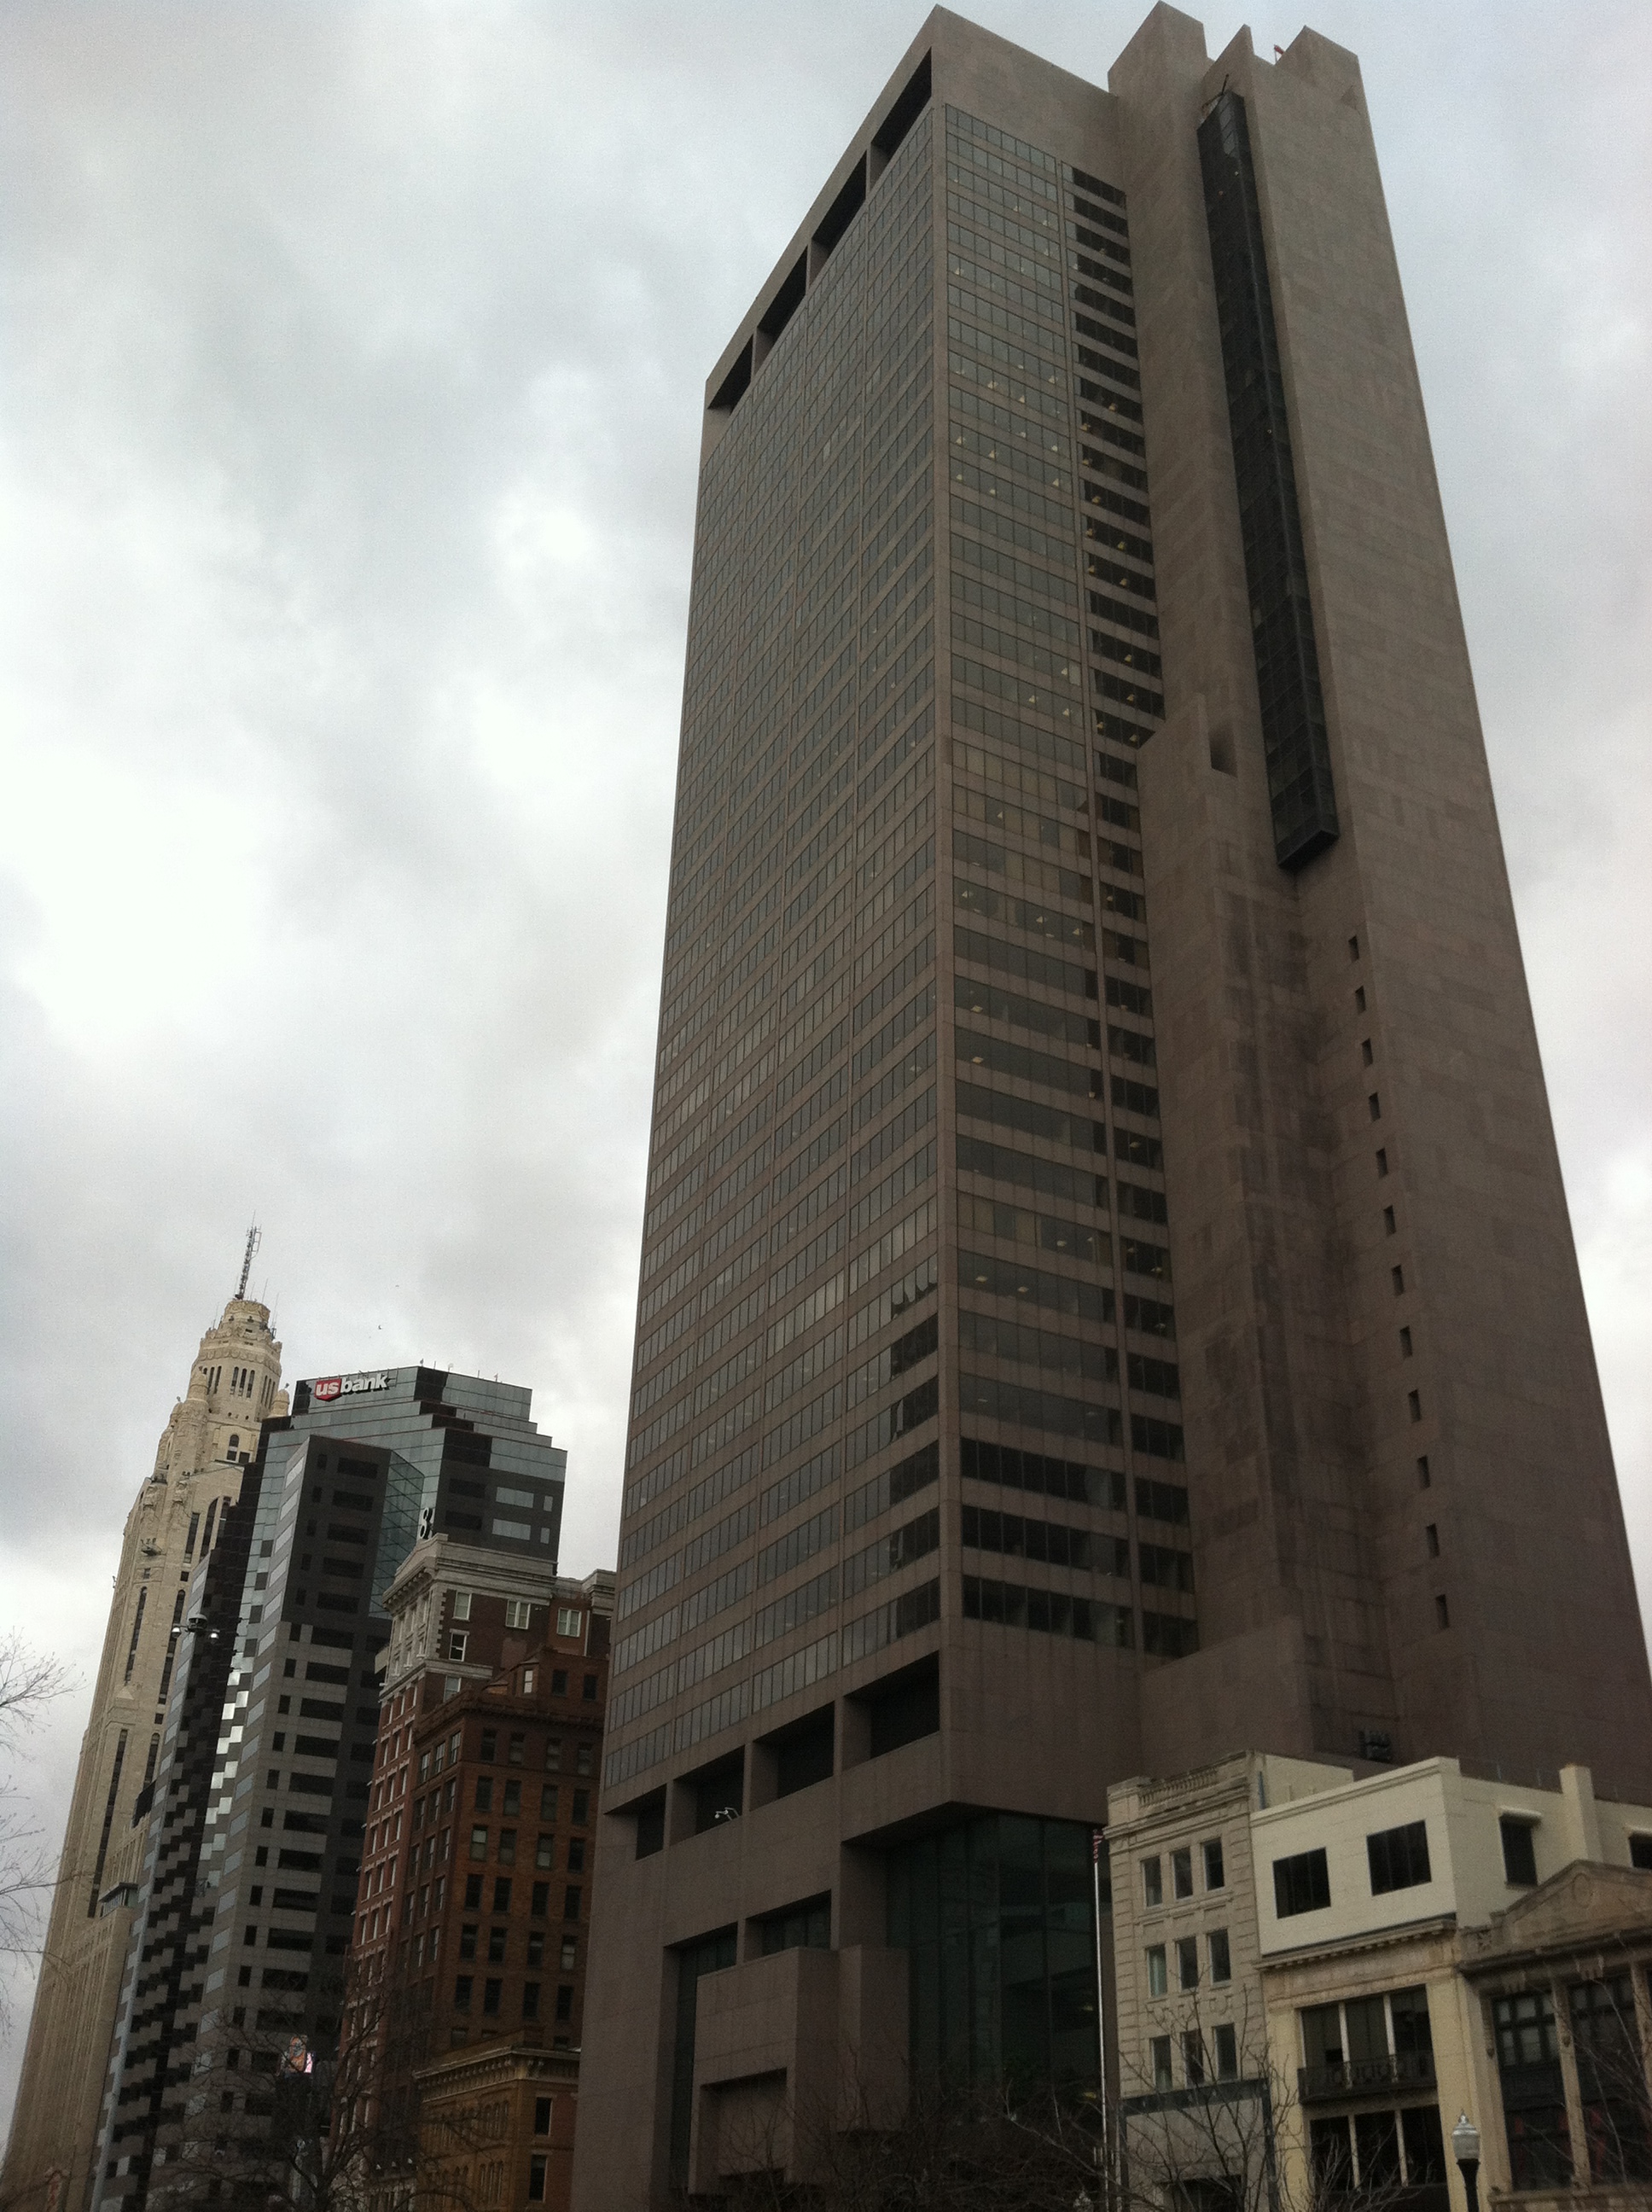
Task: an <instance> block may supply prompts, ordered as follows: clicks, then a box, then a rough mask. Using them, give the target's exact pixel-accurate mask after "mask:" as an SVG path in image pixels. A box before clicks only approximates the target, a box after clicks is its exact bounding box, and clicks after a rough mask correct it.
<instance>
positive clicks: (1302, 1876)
mask: <svg viewBox="0 0 1652 2212" xmlns="http://www.w3.org/2000/svg"><path fill="white" fill-rule="evenodd" d="M1330 1902H1331V1873H1330V1869H1329V1868H1328V1867H1327V1864H1326V1859H1325V1853H1324V1852H1323V1851H1322V1850H1321V1851H1298V1852H1297V1855H1296V1857H1294V1858H1288V1859H1275V1860H1274V1862H1273V1909H1274V1911H1276V1912H1277V1913H1278V1916H1279V1917H1280V1919H1281V1920H1289V1919H1290V1918H1291V1916H1292V1914H1294V1913H1297V1912H1319V1911H1323V1909H1324V1908H1325V1906H1327V1905H1329V1903H1330Z"/></svg>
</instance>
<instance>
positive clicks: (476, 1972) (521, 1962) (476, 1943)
mask: <svg viewBox="0 0 1652 2212" xmlns="http://www.w3.org/2000/svg"><path fill="white" fill-rule="evenodd" d="M612 1602H613V1580H612V1577H610V1576H607V1575H593V1576H591V1577H587V1579H586V1581H585V1582H584V1583H574V1582H571V1581H568V1580H565V1579H559V1578H558V1577H556V1576H555V1575H554V1573H552V1572H551V1571H550V1569H549V1567H548V1565H547V1566H543V1567H542V1566H537V1565H535V1563H533V1562H531V1561H527V1560H524V1561H521V1562H514V1561H511V1560H507V1559H499V1558H498V1557H497V1556H495V1555H493V1554H489V1553H482V1552H480V1551H476V1550H469V1549H466V1548H465V1547H459V1546H456V1545H454V1544H452V1543H451V1542H450V1541H448V1540H446V1538H437V1539H435V1540H434V1541H431V1542H428V1543H426V1544H423V1545H421V1546H420V1547H419V1548H418V1549H417V1550H416V1552H415V1553H412V1554H411V1556H410V1558H409V1559H408V1561H407V1563H406V1565H404V1567H403V1569H402V1570H401V1571H400V1573H399V1574H398V1576H397V1577H396V1580H395V1582H394V1583H392V1587H391V1589H390V1592H389V1593H388V1595H387V1597H386V1607H387V1609H388V1611H389V1612H390V1613H391V1617H392V1623H393V1624H394V1625H393V1627H392V1636H391V1640H390V1644H389V1645H388V1646H387V1647H386V1688H385V1696H384V1705H383V1709H382V1712H381V1716H380V1726H379V1740H378V1746H377V1751H376V1755H375V1758H374V1768H373V1781H372V1790H371V1796H370V1800H369V1806H368V1814H367V1834H366V1838H365V1840H364V1847H363V1852H362V1860H361V1888H360V1893H359V1895H358V1899H357V1907H356V1920H355V1936H354V1939H353V1942H352V1946H351V1954H350V1956H351V1969H352V1971H351V1986H350V1994H349V2002H348V2006H347V2013H346V2019H345V2023H344V2037H343V2048H342V2051H341V2055H340V2059H339V2080H338V2084H337V2096H336V2100H335V2106H336V2109H335V2120H334V2151H335V2156H336V2157H343V2156H347V2155H348V2156H350V2157H353V2158H354V2159H355V2160H357V2161H358V2162H359V2163H360V2165H361V2168H362V2172H361V2177H360V2179H361V2183H362V2185H364V2186H366V2187H367V2189H368V2190H369V2191H370V2194H371V2196H372V2197H373V2198H374V2201H375V2202H378V2203H384V2204H386V2205H389V2204H392V2203H398V2202H399V2201H400V2200H402V2199H403V2198H404V2197H405V2196H406V2195H407V2194H408V2192H409V2191H410V2188H411V2186H412V2184H413V2181H414V2179H415V2175H416V2172H418V2170H419V2169H420V2166H421V2164H422V2160H424V2159H426V2158H428V2156H430V2155H432V2154H433V2153H432V2152H431V2148H430V2143H429V2141H428V2130H426V2131H425V2133H426V2136H427V2141H426V2143H425V2145H424V2148H423V2150H422V2149H421V2124H420V2103H421V2090H420V2084H419V2081H418V2079H417V2078H416V2077H417V2075H418V2074H419V2070H420V2069H424V2068H428V2067H430V2066H433V2065H434V2064H436V2063H438V2062H440V2061H443V2060H445V2059H446V2057H448V2056H449V2055H450V2054H451V2053H452V2052H454V2051H459V2050H461V2049H464V2048H465V2047H467V2046H471V2045H484V2044H485V2045H496V2046H498V2048H497V2051H495V2052H493V2053H490V2054H489V2055H490V2056H493V2057H497V2058H498V2059H499V2061H500V2063H501V2065H506V2070H507V2074H509V2075H510V2077H511V2078H512V2079H513V2080H515V2079H517V2078H518V2077H519V2076H520V2077H521V2078H522V2079H524V2080H525V2079H526V2078H527V2077H528V2075H530V2074H531V2073H532V2071H533V2070H534V2069H532V2068H531V2066H527V2065H526V2064H525V2063H520V2064H519V2063H518V2059H519V2057H520V2056H521V2054H524V2053H528V2052H534V2051H539V2052H544V2051H563V2052H567V2053H568V2054H570V2055H571V2054H574V2053H576V2052H577V2051H578V2049H579V2045H580V2032H581V2025H582V2019H583V2011H584V1996H585V1974H586V1931H587V1929H588V1926H589V1922H590V1907H591V1885H592V1876H593V1874H594V1863H593V1862H594V1854H595V1848H596V1831H595V1814H596V1802H597V1784H598V1771H599V1768H600V1764H601V1744H602V1726H603V1713H604V1706H605V1705H606V1702H607V1695H608V1648H609V1631H610V1618H611V1607H612ZM513 2054H514V2055H513ZM507 2060H508V2062H509V2063H508V2064H507ZM461 2070H462V2071H465V2070H466V2069H461ZM567 2070H568V2069H567V2068H566V2067H562V2068H559V2069H558V2073H559V2079H560V2078H561V2076H562V2075H563V2074H565V2073H566V2072H567ZM444 2071H445V2069H444ZM568 2095H569V2096H570V2097H571V2092H568ZM470 2101H471V2100H468V2099H466V2100H460V2102H459V2105H455V2104H454V2102H453V2100H452V2098H451V2097H449V2096H446V2095H445V2097H444V2104H445V2107H446V2118H445V2120H444V2123H443V2130H444V2142H445V2145H446V2150H445V2153H444V2154H443V2155H442V2156H441V2158H440V2164H441V2166H442V2167H443V2169H444V2170H445V2171H448V2172H452V2173H457V2172H465V2173H468V2174H471V2175H472V2176H473V2177H474V2176H475V2175H476V2174H478V2173H481V2172H483V2169H484V2167H485V2171H486V2179H487V2189H488V2194H487V2197H486V2201H487V2203H489V2204H490V2205H492V2204H501V2205H505V2206H525V2205H527V2204H528V2203H542V2202H550V2203H558V2202H564V2203H565V2202H566V2191H567V2168H568V2160H567V2158H566V2157H565V2156H564V2157H557V2158H556V2159H554V2160H550V2163H549V2165H548V2164H547V2163H545V2162H544V2161H545V2160H546V2159H547V2155H548V2152H549V2148H550V2146H549V2145H548V2144H546V2143H541V2144H539V2145H538V2159H539V2160H540V2161H541V2162H540V2163H538V2164H537V2165H536V2163H535V2156H536V2153H535V2148H534V2144H533V2143H532V2142H530V2140H529V2139H528V2138H529V2136H530V2135H531V2113H532V2108H533V2106H534V2105H535V2103H536V2101H537V2100H535V2099H533V2098H529V2097H526V2096H525V2093H524V2094H522V2095H515V2094H513V2095H512V2096H511V2097H510V2098H509V2099H508V2100H505V2102H504V2104H503V2105H501V2103H500V2100H498V2099H495V2100H491V2101H489V2100H482V2102H481V2104H478V2106H477V2115H478V2117H477V2119H476V2121H475V2125H476V2127H477V2129H480V2128H481V2127H482V2126H483V2116H482V2115H483V2106H486V2124H487V2125H488V2127H489V2129H491V2128H492V2127H493V2126H494V2124H495V2120H496V2112H495V2106H498V2107H499V2109H501V2110H507V2112H508V2114H509V2115H510V2117H509V2119H508V2121H507V2127H506V2129H505V2130H504V2131H503V2133H502V2134H501V2136H500V2137H499V2140H498V2141H497V2142H495V2141H494V2140H493V2138H492V2136H491V2135H490V2136H489V2142H488V2143H487V2145H486V2146H485V2148H486V2153H487V2155H486V2156H485V2158H484V2157H483V2148H484V2147H483V2145H482V2143H481V2142H480V2140H479V2138H478V2141H477V2142H476V2143H474V2144H472V2143H469V2142H465V2143H459V2142H458V2136H457V2134H456V2130H459V2132H462V2130H461V2129H460V2123H459V2119H458V2118H455V2113H456V2112H459V2111H460V2110H468V2109H469V2104H470ZM571 2126H572V2121H571V2106H569V2105H568V2104H567V2103H565V2104H564V2106H563V2112H562V2118H561V2121H560V2123H559V2125H558V2128H557V2134H558V2136H563V2135H564V2134H567V2135H570V2136H571ZM519 2137H520V2138H521V2140H518V2138H519ZM548 2173H550V2177H551V2178H550V2180H549V2181H548V2180H547V2179H546V2177H547V2174H548ZM536 2187H537V2188H539V2189H545V2188H551V2189H553V2190H554V2192H555V2193H553V2194H552V2195H550V2196H549V2197H541V2196H537V2195H534V2194H533V2193H532V2192H533V2191H534V2190H535V2189H536ZM500 2190H503V2191H504V2192H505V2193H504V2194H502V2195H501V2194H497V2193H495V2192H496V2191H500ZM478 2201H481V2200H480V2199H478Z"/></svg>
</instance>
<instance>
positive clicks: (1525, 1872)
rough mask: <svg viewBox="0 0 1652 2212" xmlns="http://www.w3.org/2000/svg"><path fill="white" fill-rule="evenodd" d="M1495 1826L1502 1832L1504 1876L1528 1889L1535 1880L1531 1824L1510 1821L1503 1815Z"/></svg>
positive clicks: (1535, 1853)
mask: <svg viewBox="0 0 1652 2212" xmlns="http://www.w3.org/2000/svg"><path fill="white" fill-rule="evenodd" d="M1497 1826H1498V1827H1499V1828H1500V1829H1501V1830H1502V1832H1503V1874H1504V1876H1505V1877H1506V1879H1507V1880H1508V1881H1511V1882H1516V1883H1518V1884H1519V1885H1520V1886H1521V1887H1522V1888H1530V1887H1531V1886H1532V1885H1533V1884H1534V1882H1535V1881H1536V1880H1537V1851H1536V1848H1535V1846H1534V1843H1533V1840H1532V1823H1531V1822H1530V1821H1529V1820H1510V1819H1509V1817H1508V1816H1507V1815H1506V1814H1505V1815H1504V1817H1503V1819H1502V1820H1499V1821H1498V1823H1497Z"/></svg>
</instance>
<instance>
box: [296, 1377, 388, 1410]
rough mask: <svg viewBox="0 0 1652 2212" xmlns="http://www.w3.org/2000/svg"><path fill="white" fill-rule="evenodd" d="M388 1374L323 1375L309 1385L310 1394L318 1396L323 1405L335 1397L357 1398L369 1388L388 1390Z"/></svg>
mask: <svg viewBox="0 0 1652 2212" xmlns="http://www.w3.org/2000/svg"><path fill="white" fill-rule="evenodd" d="M389 1388H390V1376H389V1375H388V1374H386V1373H380V1374H378V1375H324V1376H321V1378H320V1379H319V1382H315V1383H311V1385H310V1395H311V1397H313V1398H319V1400H320V1401H321V1403H322V1404H323V1405H324V1406H326V1405H331V1402H332V1401H333V1400H334V1399H335V1398H359V1397H361V1396H364V1395H365V1394H366V1393H367V1391H369V1390H388V1389H389Z"/></svg>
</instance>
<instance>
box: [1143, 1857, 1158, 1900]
mask: <svg viewBox="0 0 1652 2212" xmlns="http://www.w3.org/2000/svg"><path fill="white" fill-rule="evenodd" d="M1141 1901H1142V1903H1143V1904H1144V1905H1149V1906H1151V1905H1163V1902H1164V1869H1163V1863H1162V1862H1161V1861H1160V1860H1158V1859H1157V1858H1151V1859H1144V1860H1143V1861H1142V1863H1141Z"/></svg>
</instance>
